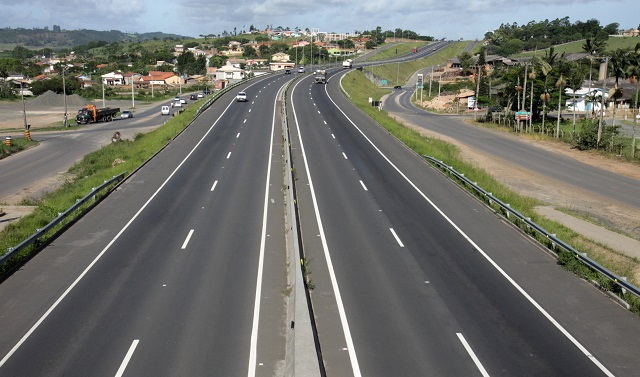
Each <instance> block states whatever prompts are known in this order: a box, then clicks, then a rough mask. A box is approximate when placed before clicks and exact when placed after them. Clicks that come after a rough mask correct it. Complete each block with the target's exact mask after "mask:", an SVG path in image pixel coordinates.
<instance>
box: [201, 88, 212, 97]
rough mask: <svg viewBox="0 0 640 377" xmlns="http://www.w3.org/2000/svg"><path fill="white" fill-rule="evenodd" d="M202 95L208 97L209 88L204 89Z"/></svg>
mask: <svg viewBox="0 0 640 377" xmlns="http://www.w3.org/2000/svg"><path fill="white" fill-rule="evenodd" d="M202 93H204V95H205V96H208V95H209V94H211V90H209V88H204V90H203V91H202Z"/></svg>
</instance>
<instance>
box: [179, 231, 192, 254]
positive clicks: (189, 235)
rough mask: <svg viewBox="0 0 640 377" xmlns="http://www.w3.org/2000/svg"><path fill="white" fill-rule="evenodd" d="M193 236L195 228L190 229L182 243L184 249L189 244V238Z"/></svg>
mask: <svg viewBox="0 0 640 377" xmlns="http://www.w3.org/2000/svg"><path fill="white" fill-rule="evenodd" d="M191 236H193V229H191V230H190V231H189V234H187V238H186V239H185V240H184V242H183V243H182V247H181V249H182V250H184V249H186V248H187V245H188V244H189V240H190V239H191Z"/></svg>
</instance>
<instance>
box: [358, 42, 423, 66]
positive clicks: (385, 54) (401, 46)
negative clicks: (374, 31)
mask: <svg viewBox="0 0 640 377" xmlns="http://www.w3.org/2000/svg"><path fill="white" fill-rule="evenodd" d="M398 40H400V38H398ZM427 44H429V42H425V41H412V42H406V41H405V42H397V43H394V42H388V43H386V44H385V45H383V46H380V47H379V49H380V52H378V53H377V54H375V55H373V56H371V58H369V59H366V60H365V61H379V60H387V59H392V58H395V57H396V56H400V55H404V54H408V53H409V52H411V51H412V50H413V49H414V48H420V47H422V46H424V45H427ZM396 49H397V50H398V53H397V54H396Z"/></svg>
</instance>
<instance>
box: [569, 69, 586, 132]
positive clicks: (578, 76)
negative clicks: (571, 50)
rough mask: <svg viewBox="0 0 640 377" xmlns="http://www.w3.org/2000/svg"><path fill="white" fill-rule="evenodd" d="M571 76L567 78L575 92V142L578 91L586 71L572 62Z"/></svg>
mask: <svg viewBox="0 0 640 377" xmlns="http://www.w3.org/2000/svg"><path fill="white" fill-rule="evenodd" d="M570 67H571V68H570V70H569V75H568V76H567V86H568V87H569V88H571V90H573V100H572V102H573V106H572V107H573V111H572V112H573V131H572V132H571V139H572V140H575V134H576V91H577V90H579V89H580V88H582V84H583V83H584V77H585V69H584V67H583V66H582V64H579V63H576V62H572V63H571V65H570Z"/></svg>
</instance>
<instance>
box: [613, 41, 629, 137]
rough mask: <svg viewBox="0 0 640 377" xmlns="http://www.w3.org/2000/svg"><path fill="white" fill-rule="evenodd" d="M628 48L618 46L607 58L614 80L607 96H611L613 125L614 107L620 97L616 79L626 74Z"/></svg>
mask: <svg viewBox="0 0 640 377" xmlns="http://www.w3.org/2000/svg"><path fill="white" fill-rule="evenodd" d="M628 55H629V49H628V48H619V49H617V50H615V51H614V52H613V53H612V54H611V58H610V59H609V64H610V65H611V70H612V71H613V76H614V77H615V82H614V84H613V89H611V90H610V91H609V96H610V97H613V125H614V126H615V124H616V107H618V106H617V100H618V98H620V97H622V89H621V88H620V86H619V85H618V81H619V79H620V78H624V77H626V75H627V69H628V65H629V62H628Z"/></svg>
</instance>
